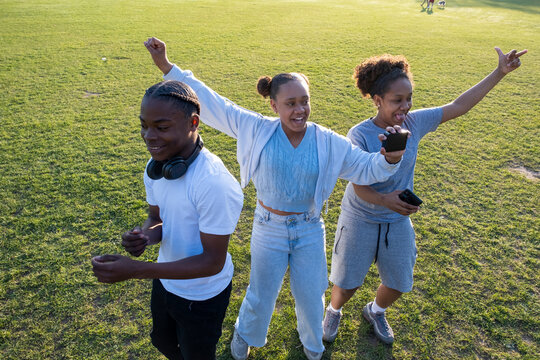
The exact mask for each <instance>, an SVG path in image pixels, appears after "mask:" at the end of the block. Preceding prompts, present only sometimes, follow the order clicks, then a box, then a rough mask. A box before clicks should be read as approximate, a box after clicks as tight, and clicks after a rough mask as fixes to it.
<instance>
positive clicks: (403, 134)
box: [382, 130, 409, 152]
mask: <svg viewBox="0 0 540 360" xmlns="http://www.w3.org/2000/svg"><path fill="white" fill-rule="evenodd" d="M384 136H386V140H383V142H382V147H383V148H385V150H386V152H392V151H400V150H403V149H405V147H406V146H407V138H408V137H409V132H408V131H407V130H401V131H399V132H395V133H391V132H388V131H387V132H385V133H384Z"/></svg>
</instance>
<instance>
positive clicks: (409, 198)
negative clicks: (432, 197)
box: [398, 189, 423, 206]
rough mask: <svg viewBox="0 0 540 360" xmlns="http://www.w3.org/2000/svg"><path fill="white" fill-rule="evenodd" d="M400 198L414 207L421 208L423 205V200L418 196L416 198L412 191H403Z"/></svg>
mask: <svg viewBox="0 0 540 360" xmlns="http://www.w3.org/2000/svg"><path fill="white" fill-rule="evenodd" d="M398 196H399V198H400V199H401V200H403V201H404V202H406V203H407V204H411V205H414V206H420V204H422V203H423V201H422V200H420V198H419V197H418V196H416V195H415V194H414V193H413V192H412V191H411V190H409V189H405V190H403V191H402V192H401V193H400V194H399V195H398Z"/></svg>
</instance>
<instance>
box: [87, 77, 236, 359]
mask: <svg viewBox="0 0 540 360" xmlns="http://www.w3.org/2000/svg"><path fill="white" fill-rule="evenodd" d="M199 113H200V104H199V101H198V98H197V95H196V94H195V92H193V90H192V89H191V88H190V87H189V86H187V85H186V84H183V83H181V82H178V81H164V82H161V83H159V84H156V85H154V86H152V87H151V88H149V89H148V90H147V91H146V94H145V96H144V98H143V100H142V104H141V113H140V120H141V135H142V138H143V139H144V141H145V143H146V146H147V148H148V151H149V152H150V154H151V155H152V159H151V160H150V161H149V162H148V164H147V166H146V171H145V173H144V184H145V187H146V200H147V202H148V205H149V206H148V210H149V211H148V218H147V219H146V221H145V222H144V224H143V225H142V227H139V226H137V227H135V228H134V229H133V230H131V231H127V232H126V233H124V234H123V235H122V245H123V246H124V248H125V249H126V250H127V251H128V252H129V253H130V254H131V255H133V256H140V255H141V254H142V253H143V252H144V250H145V248H146V246H148V245H154V244H158V243H161V244H160V249H159V256H158V261H157V263H153V262H143V261H136V260H133V259H131V258H129V257H126V256H121V255H102V256H96V257H95V258H93V259H92V265H93V270H94V273H95V275H96V277H97V278H98V280H99V281H101V282H106V283H114V282H118V281H123V280H127V279H154V282H153V289H152V300H151V310H152V318H153V328H152V333H151V337H152V343H153V344H154V346H156V348H157V349H158V350H159V351H160V352H161V353H163V354H164V355H165V356H166V357H167V358H169V359H197V360H199V359H202V360H204V359H215V352H216V344H217V342H218V340H219V337H220V336H221V325H222V323H223V319H224V317H225V311H226V309H227V306H228V304H229V297H230V293H231V279H232V275H233V265H232V261H231V256H230V254H229V253H228V252H227V246H228V242H229V237H230V234H231V233H232V232H233V231H234V229H235V227H236V223H237V222H238V218H239V216H240V212H241V210H242V204H243V193H242V190H241V188H240V185H239V184H238V182H237V181H236V180H235V178H234V177H233V176H232V175H231V174H230V173H229V172H228V171H227V169H226V168H225V166H224V165H223V163H222V162H221V160H220V159H219V158H218V157H217V156H215V155H213V154H212V153H210V152H209V151H208V150H206V149H205V148H203V145H202V141H201V139H200V137H199V134H198V130H197V129H198V126H199Z"/></svg>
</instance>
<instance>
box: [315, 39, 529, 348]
mask: <svg viewBox="0 0 540 360" xmlns="http://www.w3.org/2000/svg"><path fill="white" fill-rule="evenodd" d="M495 50H496V51H497V53H498V56H499V63H498V66H497V68H496V69H495V70H494V71H493V72H492V73H490V74H489V75H488V76H487V77H486V78H484V79H483V80H482V81H480V82H479V83H478V84H476V85H475V86H473V87H472V88H470V89H469V90H467V91H466V92H464V93H463V94H461V95H460V96H459V97H458V98H457V99H456V100H454V101H453V102H451V103H449V104H446V105H444V106H441V107H435V108H429V109H420V110H415V111H410V109H411V107H412V92H413V80H412V74H411V72H410V70H409V64H408V63H407V59H405V57H403V56H391V55H382V56H376V57H372V58H369V59H367V60H366V61H364V62H363V63H361V64H360V65H358V66H357V67H356V69H355V71H354V78H355V80H356V86H357V87H358V89H360V91H361V92H362V95H363V96H364V97H370V98H371V100H372V101H373V104H374V105H375V106H376V107H377V114H376V115H375V116H373V117H370V118H369V119H367V120H364V121H363V122H361V123H360V124H358V125H356V126H354V127H353V128H352V129H351V130H350V131H349V133H348V135H347V137H348V138H350V139H351V141H352V143H353V144H355V145H357V146H358V147H360V148H361V149H363V150H365V151H374V150H375V149H378V148H379V147H380V145H379V144H378V143H377V141H378V140H377V137H378V136H379V134H381V133H383V132H384V131H385V130H384V129H385V128H387V127H389V126H396V125H398V126H400V127H402V128H404V129H407V130H409V131H410V132H411V133H412V136H411V137H410V138H409V140H408V142H407V151H406V152H405V155H404V156H403V160H402V161H401V162H402V164H401V166H400V168H399V170H398V171H397V173H396V175H394V176H392V177H391V178H389V179H388V180H386V181H382V182H377V183H375V184H372V185H362V184H356V183H355V182H354V181H352V182H350V183H349V184H348V185H347V188H346V190H345V194H344V196H343V200H342V203H341V214H340V217H339V221H338V226H337V229H336V238H335V242H334V249H333V253H332V270H331V273H330V281H331V282H332V283H333V284H334V285H333V288H332V297H331V301H330V304H329V305H328V307H327V309H326V315H325V319H324V326H323V328H324V337H323V338H324V340H326V341H333V340H334V339H335V338H336V336H337V331H338V326H339V321H340V319H341V308H342V307H343V305H344V304H345V303H346V302H347V301H348V300H349V299H350V298H351V297H352V296H353V294H354V293H355V291H356V290H357V289H358V288H359V287H360V286H361V285H362V283H363V282H364V278H365V276H366V274H367V272H368V270H369V267H370V265H371V263H372V262H373V261H374V262H375V264H376V265H377V269H378V270H379V277H380V279H381V284H380V286H379V287H378V289H377V294H376V296H375V300H373V302H370V303H368V304H367V305H366V306H365V307H364V310H363V315H364V317H365V318H366V319H367V320H368V321H369V322H370V323H371V324H372V325H373V327H374V331H375V335H376V336H377V337H378V338H379V339H380V340H381V341H383V342H385V343H388V344H390V343H392V342H393V341H394V334H393V331H392V328H391V327H390V325H389V324H388V322H387V321H386V318H385V315H384V314H385V310H386V308H387V307H389V306H390V305H391V304H392V303H393V302H394V301H396V300H397V299H398V298H399V297H400V296H401V294H402V293H405V292H409V291H411V289H412V285H413V267H414V264H415V262H416V245H415V240H414V239H415V235H414V230H413V226H412V223H411V220H410V219H409V215H411V214H414V213H415V212H417V211H418V210H419V207H418V206H415V205H411V204H409V203H407V202H405V201H403V200H401V199H400V197H399V194H400V193H401V192H403V191H404V190H405V189H410V190H412V189H413V176H414V166H415V163H416V155H417V151H418V143H419V142H420V140H421V139H422V138H423V137H424V135H426V134H427V133H428V132H430V131H435V130H436V129H437V127H438V126H439V124H441V123H444V122H446V121H448V120H451V119H454V118H457V117H459V116H461V115H463V114H465V113H466V112H467V111H469V110H470V109H471V108H473V107H474V106H475V105H476V104H477V103H478V102H479V101H480V100H482V98H483V97H484V96H485V95H486V94H487V93H488V92H489V91H490V90H491V89H492V88H493V87H494V86H495V85H496V84H497V83H498V82H499V81H500V80H501V79H502V78H503V77H504V76H505V75H506V74H508V73H509V72H511V71H512V70H515V69H517V68H518V67H519V66H520V65H521V62H520V59H519V58H520V56H521V55H523V54H525V53H526V52H527V50H523V51H521V52H517V51H516V50H512V51H510V52H509V53H507V54H503V52H502V51H501V50H500V49H499V48H495Z"/></svg>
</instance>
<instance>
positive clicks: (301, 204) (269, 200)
mask: <svg viewBox="0 0 540 360" xmlns="http://www.w3.org/2000/svg"><path fill="white" fill-rule="evenodd" d="M318 176H319V160H318V157H317V139H316V136H315V126H314V125H313V124H312V123H308V124H307V129H306V133H305V135H304V138H303V139H302V142H300V145H298V147H297V148H296V149H295V148H294V147H293V146H292V145H291V143H290V142H289V139H288V138H287V135H285V132H283V129H282V127H281V124H280V125H279V126H278V128H277V129H276V131H275V132H274V134H273V135H272V137H271V138H270V140H269V141H268V142H267V143H266V145H265V146H264V149H263V151H262V153H261V157H260V159H259V164H258V166H257V169H255V172H254V174H253V183H254V184H255V188H256V189H257V198H258V199H259V200H261V201H262V202H263V203H264V205H266V206H268V207H271V208H272V209H275V210H281V211H289V212H307V211H310V210H311V209H312V207H313V206H314V197H315V186H316V185H317V178H318Z"/></svg>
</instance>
